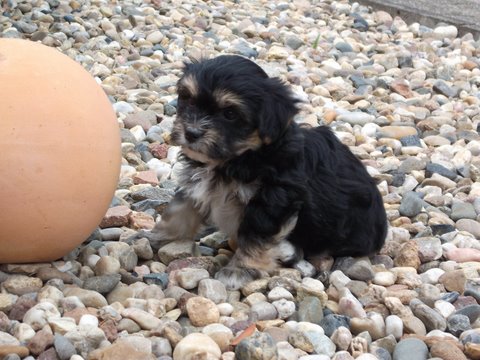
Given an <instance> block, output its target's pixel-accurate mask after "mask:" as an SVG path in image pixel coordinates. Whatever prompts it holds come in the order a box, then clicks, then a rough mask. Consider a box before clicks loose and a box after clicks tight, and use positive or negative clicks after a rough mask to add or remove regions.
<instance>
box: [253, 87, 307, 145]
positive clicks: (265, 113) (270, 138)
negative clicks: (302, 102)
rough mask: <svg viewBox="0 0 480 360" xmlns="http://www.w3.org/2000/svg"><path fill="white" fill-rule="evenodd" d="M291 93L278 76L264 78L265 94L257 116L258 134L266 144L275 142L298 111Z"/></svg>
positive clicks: (296, 101) (296, 100) (295, 100)
mask: <svg viewBox="0 0 480 360" xmlns="http://www.w3.org/2000/svg"><path fill="white" fill-rule="evenodd" d="M298 102H299V100H298V99H295V98H294V96H293V93H292V92H291V90H290V89H289V88H288V86H287V85H286V84H284V83H283V82H282V81H281V80H280V79H278V78H269V79H265V95H264V98H263V101H262V108H261V110H260V113H259V115H258V116H259V118H258V134H259V136H260V139H261V140H262V142H263V143H264V144H266V145H268V144H271V143H273V142H275V140H277V139H278V138H279V137H280V136H281V135H282V134H283V133H284V132H285V130H286V129H287V127H288V126H289V125H290V123H291V122H292V121H293V117H294V116H295V114H296V113H297V112H298V108H297V103H298Z"/></svg>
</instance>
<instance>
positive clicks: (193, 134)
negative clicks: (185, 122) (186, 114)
mask: <svg viewBox="0 0 480 360" xmlns="http://www.w3.org/2000/svg"><path fill="white" fill-rule="evenodd" d="M203 134H205V131H204V130H202V129H199V128H198V127H193V126H187V127H186V128H185V139H187V141H188V142H191V143H193V142H195V141H197V140H198V139H200V138H201V137H202V136H203Z"/></svg>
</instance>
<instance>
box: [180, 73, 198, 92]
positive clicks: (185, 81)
mask: <svg viewBox="0 0 480 360" xmlns="http://www.w3.org/2000/svg"><path fill="white" fill-rule="evenodd" d="M178 86H179V87H180V86H183V87H184V88H185V89H186V90H187V91H188V92H189V93H190V96H191V97H196V96H198V83H197V80H196V79H195V78H194V77H193V76H191V75H189V76H185V77H183V78H182V79H181V80H180V82H179V84H178Z"/></svg>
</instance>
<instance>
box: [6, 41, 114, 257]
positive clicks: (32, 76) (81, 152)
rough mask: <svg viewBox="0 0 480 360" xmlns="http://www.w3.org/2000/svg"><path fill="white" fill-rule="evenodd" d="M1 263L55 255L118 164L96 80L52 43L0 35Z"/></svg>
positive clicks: (81, 229) (90, 222)
mask: <svg viewBox="0 0 480 360" xmlns="http://www.w3.org/2000/svg"><path fill="white" fill-rule="evenodd" d="M0 135H1V136H0V194H1V196H0V263H14V262H38V261H49V260H55V259H58V258H60V257H62V256H64V255H65V254H67V253H68V252H69V251H71V250H72V249H74V248H75V247H76V246H78V245H79V244H80V243H82V242H83V241H84V240H85V239H86V238H87V237H88V236H89V234H90V233H91V232H92V231H93V230H94V229H95V228H96V226H97V225H98V224H99V223H100V221H101V219H102V217H103V215H104V214H105V212H106V210H107V209H108V206H109V204H110V201H111V200H112V197H113V194H114V191H115V188H116V185H117V180H118V176H119V171H120V161H121V144H120V133H119V128H118V124H117V120H116V116H115V113H114V111H113V109H112V106H111V104H110V102H109V100H108V98H107V96H106V95H105V93H104V92H103V90H102V88H101V87H100V86H99V85H98V84H97V83H96V82H95V80H94V79H93V78H92V77H91V76H90V74H89V73H88V72H87V71H86V70H84V69H83V68H82V66H81V65H79V64H77V63H76V62H75V61H73V60H71V59H70V58H69V57H67V56H66V55H63V54H61V53H60V52H59V51H58V50H56V49H53V48H49V47H47V46H44V45H41V44H38V43H33V42H30V41H26V40H17V39H0Z"/></svg>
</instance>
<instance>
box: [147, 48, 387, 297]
mask: <svg viewBox="0 0 480 360" xmlns="http://www.w3.org/2000/svg"><path fill="white" fill-rule="evenodd" d="M296 103H297V100H295V99H294V97H293V95H292V93H291V92H290V90H289V88H288V87H287V86H286V85H285V84H283V83H282V82H281V81H280V80H279V79H277V78H269V77H268V76H267V75H266V73H265V72H264V71H263V70H262V69H261V68H260V67H259V66H257V65H256V64H255V63H253V62H252V61H250V60H247V59H245V58H242V57H239V56H229V55H226V56H220V57H217V58H215V59H212V60H203V61H200V62H194V63H192V64H187V65H186V66H185V72H184V75H183V77H182V78H181V79H180V80H179V82H178V109H177V118H176V121H175V124H174V129H173V132H172V140H173V141H174V143H176V144H177V145H180V146H181V148H182V156H181V159H180V161H181V162H183V165H184V167H183V170H182V173H181V176H180V178H179V190H178V192H177V194H176V196H175V198H174V200H173V201H172V202H171V203H170V205H169V206H168V208H167V210H166V211H165V213H164V215H163V218H162V221H161V222H160V223H158V224H157V226H156V227H155V228H154V229H153V230H152V232H151V233H150V234H149V236H148V237H149V238H150V240H152V241H153V242H156V241H158V242H163V241H174V240H185V239H191V240H193V239H194V237H195V234H196V233H197V231H198V230H199V228H200V226H202V224H211V225H214V226H215V227H217V228H218V229H219V230H220V231H222V232H224V233H226V234H227V235H228V236H230V237H231V238H233V239H235V240H236V242H237V245H238V249H237V250H236V253H235V255H234V257H233V258H232V260H231V261H230V263H229V264H228V265H227V266H226V267H224V268H223V269H221V270H220V272H218V273H217V275H216V277H217V278H218V279H220V280H221V281H222V282H223V283H225V284H226V285H227V287H228V288H229V289H236V288H239V287H240V286H242V285H243V284H244V283H246V282H248V281H251V280H252V279H255V278H258V277H260V276H262V274H264V273H266V272H270V271H272V270H274V269H275V268H276V267H277V266H278V264H279V263H280V262H289V261H290V262H291V261H292V260H295V259H298V256H299V255H300V256H301V255H303V254H305V256H306V257H307V258H308V257H309V256H314V255H318V254H322V253H327V254H330V255H333V256H361V255H369V254H372V253H374V252H375V251H377V250H379V249H380V248H381V247H382V245H383V243H384V239H385V235H386V229H387V222H386V215H385V211H384V207H383V203H382V198H381V196H380V194H379V192H378V190H377V188H376V186H375V183H374V181H373V180H372V178H371V177H370V176H369V175H368V173H367V172H366V170H365V168H364V167H363V165H362V164H361V163H360V161H359V160H357V159H356V158H355V156H354V155H353V154H352V153H351V152H350V151H349V150H348V148H347V147H346V146H344V145H342V144H341V143H340V142H339V141H338V140H337V138H336V137H335V135H334V134H333V133H332V132H331V131H330V130H329V129H328V128H326V127H317V128H312V129H305V128H301V127H299V126H298V125H297V124H296V123H295V122H294V121H293V117H294V115H295V114H296V113H297V107H296ZM154 245H158V244H154Z"/></svg>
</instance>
